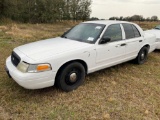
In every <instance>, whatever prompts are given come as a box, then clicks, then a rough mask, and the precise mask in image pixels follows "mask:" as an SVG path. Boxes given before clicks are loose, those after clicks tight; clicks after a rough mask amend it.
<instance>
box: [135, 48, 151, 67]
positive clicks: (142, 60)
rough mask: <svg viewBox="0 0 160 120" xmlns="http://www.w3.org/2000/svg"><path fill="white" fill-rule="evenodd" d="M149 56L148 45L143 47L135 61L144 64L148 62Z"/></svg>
mask: <svg viewBox="0 0 160 120" xmlns="http://www.w3.org/2000/svg"><path fill="white" fill-rule="evenodd" d="M147 57H148V47H143V48H142V49H141V50H140V52H139V53H138V56H137V58H136V59H135V62H136V63H137V64H143V63H145V62H146V60H147Z"/></svg>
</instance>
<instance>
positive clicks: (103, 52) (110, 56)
mask: <svg viewBox="0 0 160 120" xmlns="http://www.w3.org/2000/svg"><path fill="white" fill-rule="evenodd" d="M103 37H109V38H110V39H111V41H110V42H108V43H106V44H98V45H97V46H96V51H97V57H96V65H97V66H98V67H99V68H103V67H104V68H105V67H108V66H112V65H115V64H118V63H120V62H122V61H123V60H124V59H125V49H126V43H125V40H123V35H122V29H121V26H120V24H113V25H110V26H109V27H108V28H107V30H106V31H105V33H104V35H103ZM103 37H102V38H103Z"/></svg>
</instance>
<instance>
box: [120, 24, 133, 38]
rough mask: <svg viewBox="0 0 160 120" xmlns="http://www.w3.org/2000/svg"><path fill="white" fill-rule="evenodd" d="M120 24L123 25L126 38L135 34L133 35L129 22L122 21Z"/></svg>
mask: <svg viewBox="0 0 160 120" xmlns="http://www.w3.org/2000/svg"><path fill="white" fill-rule="evenodd" d="M122 25H123V28H124V31H125V33H126V39H130V38H134V37H135V35H134V31H133V27H132V25H131V24H126V23H123V24H122Z"/></svg>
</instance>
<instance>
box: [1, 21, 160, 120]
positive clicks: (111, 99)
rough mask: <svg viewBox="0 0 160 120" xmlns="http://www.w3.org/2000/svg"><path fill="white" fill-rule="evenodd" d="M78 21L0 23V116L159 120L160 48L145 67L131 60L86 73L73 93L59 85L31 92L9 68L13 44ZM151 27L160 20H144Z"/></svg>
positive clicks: (53, 33)
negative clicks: (6, 69) (11, 77)
mask: <svg viewBox="0 0 160 120" xmlns="http://www.w3.org/2000/svg"><path fill="white" fill-rule="evenodd" d="M74 24H76V23H59V24H16V23H10V24H4V25H1V26H0V68H1V69H0V120H1V119H2V120H9V119H11V120H12V119H15V120H22V119H24V120H29V119H31V120H38V119H49V120H85V119H89V120H97V119H104V120H160V51H155V52H153V53H151V54H150V55H149V57H148V61H147V62H146V63H145V64H143V65H135V64H133V63H130V62H127V63H124V64H121V65H117V66H114V67H111V68H108V69H105V70H101V71H98V72H95V73H92V74H90V75H87V77H86V80H85V83H84V84H83V85H82V86H81V87H79V88H78V89H77V90H75V91H73V92H69V93H65V92H62V91H61V90H58V89H56V88H55V87H50V88H46V89H41V90H26V89H24V88H22V87H20V86H19V85H18V84H17V83H15V82H14V81H13V79H10V78H8V76H7V74H6V73H5V70H4V66H5V60H6V58H7V57H8V56H9V55H10V54H11V51H12V50H13V48H14V47H17V46H19V45H22V44H25V43H29V42H33V41H38V40H40V39H45V38H52V37H56V36H59V35H61V34H62V33H63V32H64V31H66V30H67V29H68V28H70V27H71V26H73V25H74ZM138 24H140V26H141V27H143V28H144V29H150V28H152V27H154V26H155V25H157V24H158V23H149V22H145V23H139V22H138Z"/></svg>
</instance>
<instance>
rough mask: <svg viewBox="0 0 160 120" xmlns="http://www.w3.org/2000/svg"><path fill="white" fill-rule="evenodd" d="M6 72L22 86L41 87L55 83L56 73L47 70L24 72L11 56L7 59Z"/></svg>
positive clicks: (28, 87)
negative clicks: (16, 65)
mask: <svg viewBox="0 0 160 120" xmlns="http://www.w3.org/2000/svg"><path fill="white" fill-rule="evenodd" d="M6 72H7V74H8V75H9V77H12V78H13V79H14V80H15V81H16V82H17V83H18V84H19V85H20V86H22V87H24V88H26V89H41V88H46V87H50V86H53V85H54V82H55V76H56V73H55V72H53V71H46V72H40V73H22V72H21V71H19V70H18V69H17V68H16V67H15V66H14V65H13V64H12V62H11V57H8V58H7V60H6Z"/></svg>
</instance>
